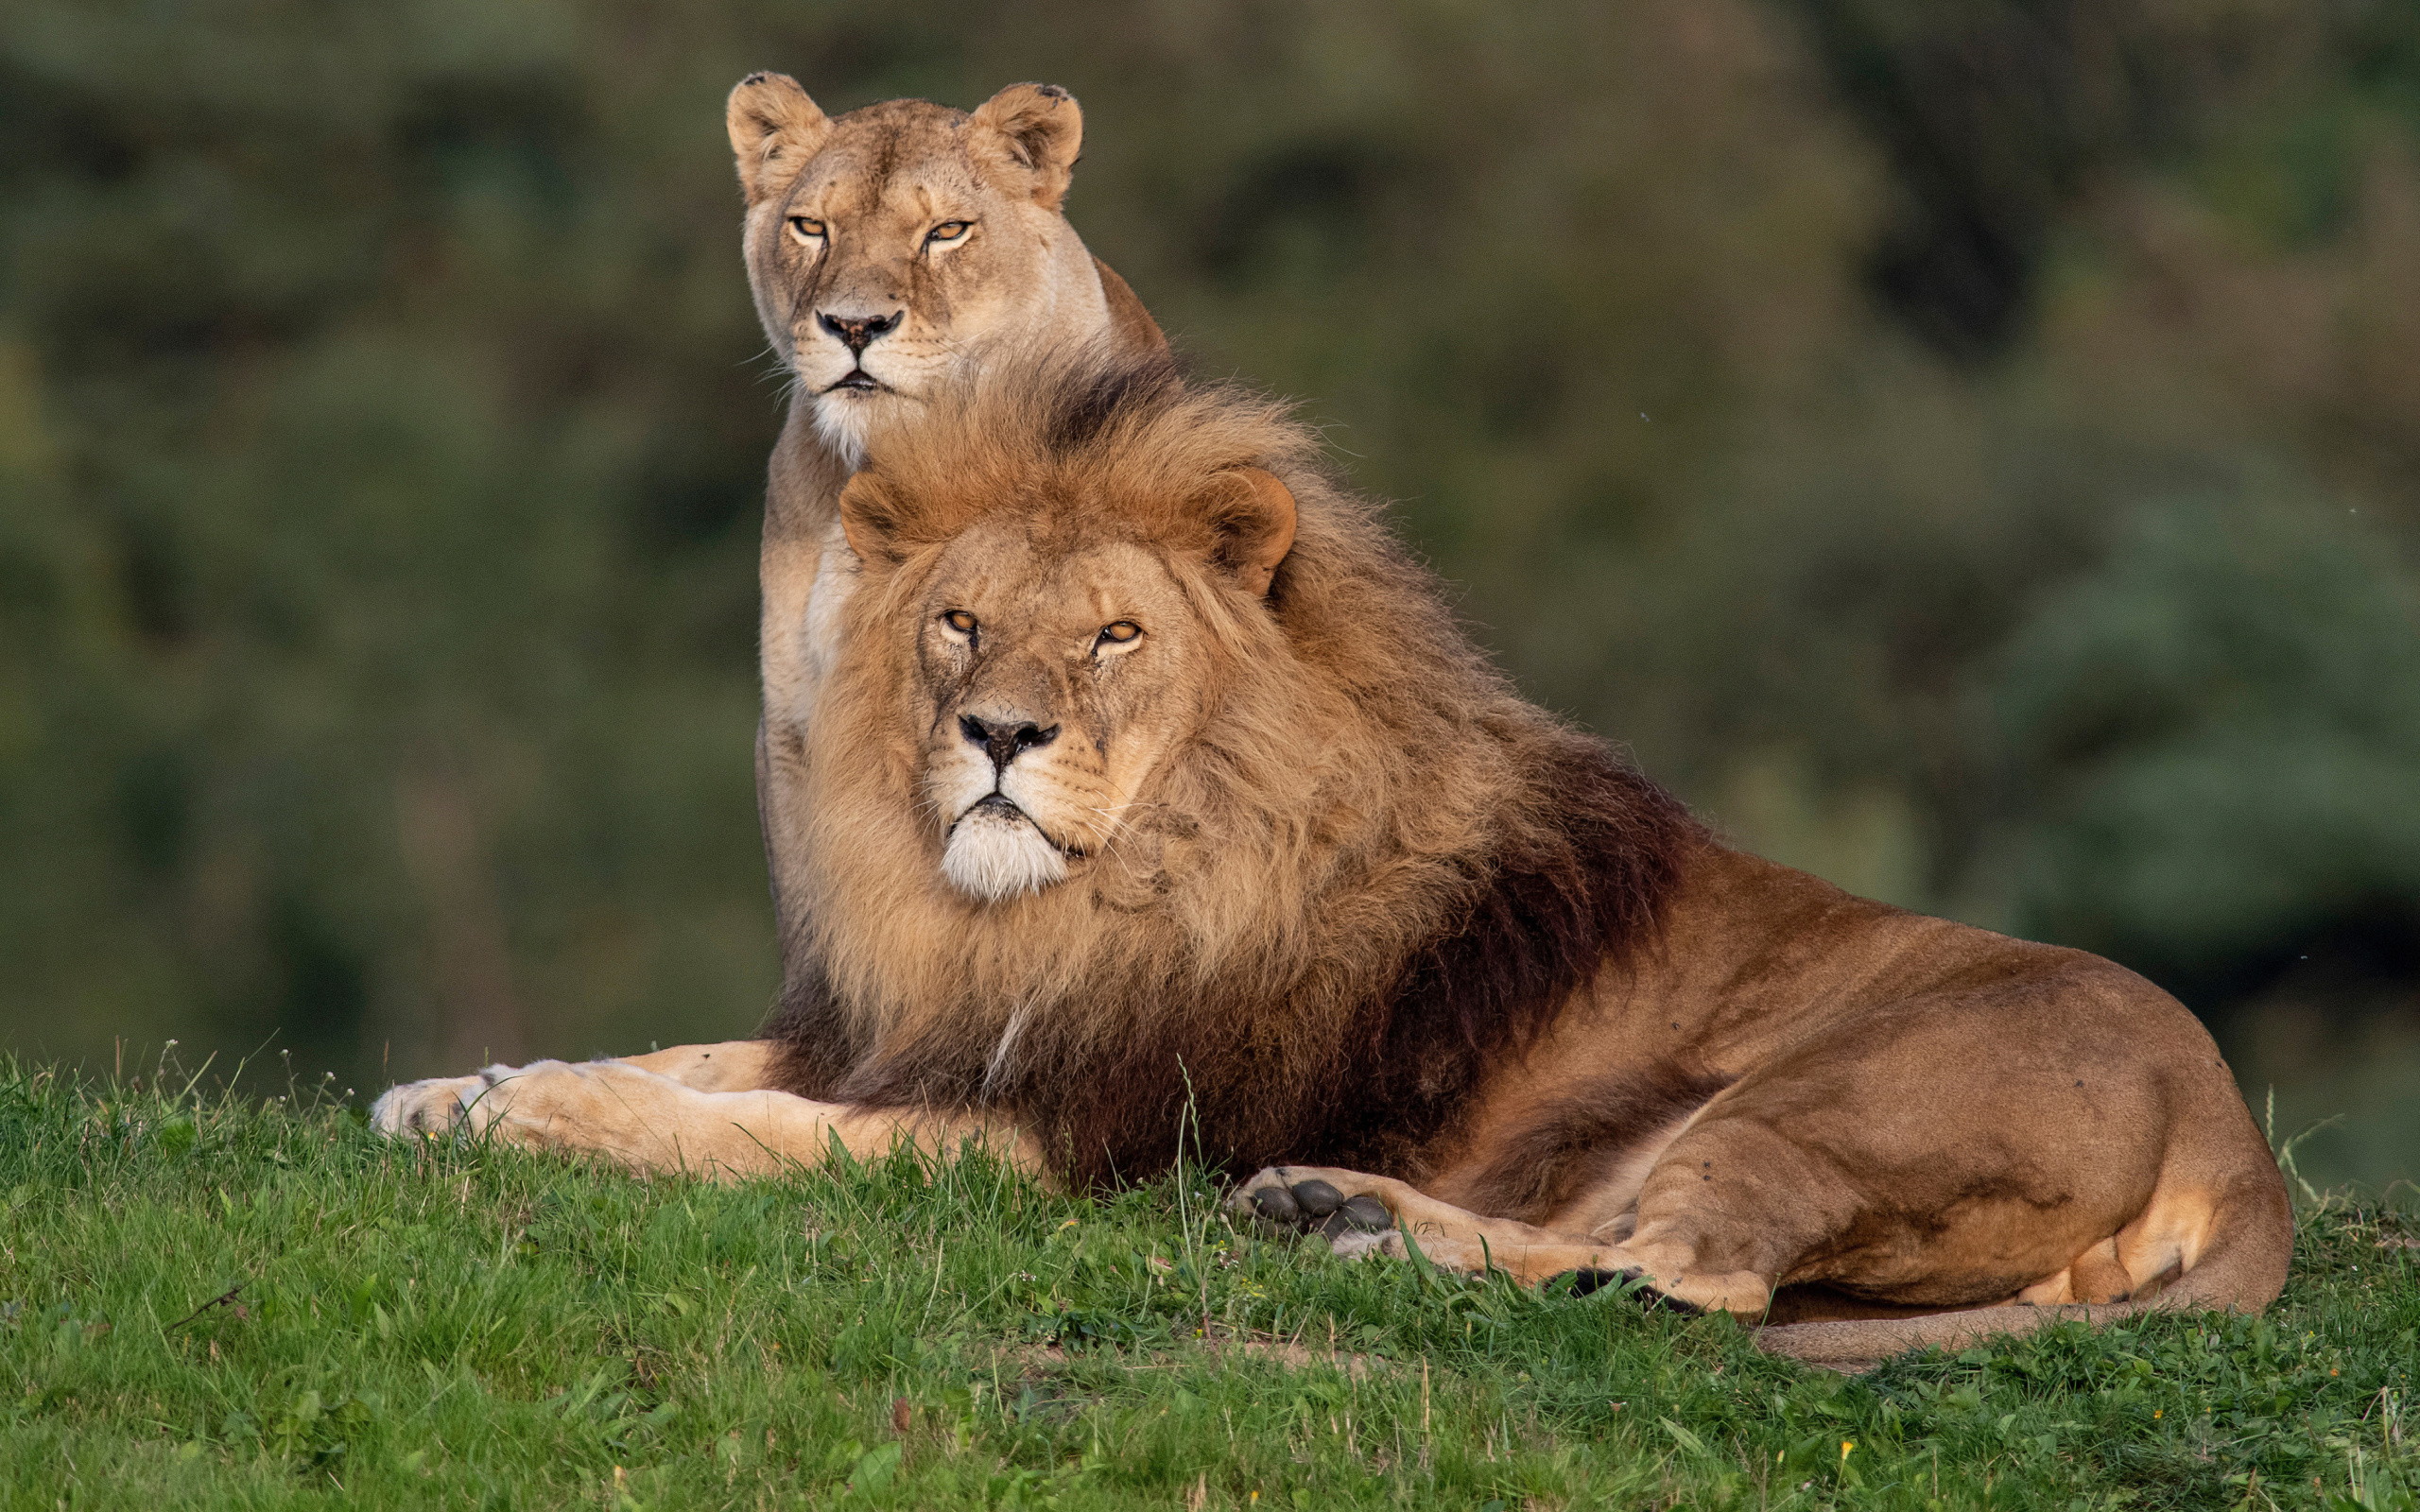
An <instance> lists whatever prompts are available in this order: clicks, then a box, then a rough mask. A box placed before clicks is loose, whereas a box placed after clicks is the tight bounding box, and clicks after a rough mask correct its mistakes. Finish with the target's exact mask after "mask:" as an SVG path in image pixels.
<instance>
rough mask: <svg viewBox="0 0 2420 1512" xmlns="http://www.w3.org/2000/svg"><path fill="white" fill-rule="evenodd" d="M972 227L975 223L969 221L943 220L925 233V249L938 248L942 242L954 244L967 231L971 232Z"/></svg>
mask: <svg viewBox="0 0 2420 1512" xmlns="http://www.w3.org/2000/svg"><path fill="white" fill-rule="evenodd" d="M974 227H975V222H973V221H971V220H944V221H942V223H941V224H940V225H938V226H936V227H934V228H933V229H932V230H930V231H928V232H925V246H927V247H935V246H939V245H940V244H941V243H942V242H954V241H956V240H958V239H959V237H960V236H963V235H965V234H966V233H967V232H969V231H971V230H973V229H974Z"/></svg>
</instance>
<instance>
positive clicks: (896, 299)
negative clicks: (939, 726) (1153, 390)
mask: <svg viewBox="0 0 2420 1512" xmlns="http://www.w3.org/2000/svg"><path fill="white" fill-rule="evenodd" d="M724 124H725V126H726V127H727V129H729V131H730V134H731V150H732V153H733V155H734V156H735V158H736V160H737V162H738V167H739V184H740V189H741V191H742V192H743V193H744V194H745V196H746V197H747V201H748V213H747V219H746V222H745V229H744V231H743V232H742V238H743V240H742V245H743V247H744V249H745V250H746V254H747V260H748V286H749V289H750V292H751V293H752V294H753V296H754V297H755V301H756V313H757V316H758V317H759V318H761V319H762V320H763V322H764V325H765V335H767V336H768V337H769V339H770V340H771V342H772V344H773V351H774V352H775V353H776V354H778V355H779V356H780V358H781V360H782V364H783V366H785V367H786V368H787V369H789V370H790V371H791V372H792V373H793V374H794V375H795V376H796V379H797V386H796V391H795V398H794V399H793V402H792V403H791V405H790V411H789V418H788V421H787V424H785V425H784V427H783V429H782V435H781V439H780V440H779V441H778V442H776V443H775V444H774V447H773V457H772V465H771V468H770V469H769V476H768V478H767V484H766V491H765V536H764V545H763V549H762V553H761V556H760V558H759V565H758V573H759V576H760V577H761V580H762V589H763V603H762V610H761V612H762V615H763V619H762V622H761V624H760V626H759V644H760V652H759V654H760V656H761V658H762V663H763V677H764V700H765V701H764V723H763V724H762V726H760V727H759V730H758V733H757V743H756V801H757V810H758V814H759V816H760V817H761V818H762V820H763V822H764V827H765V853H766V857H767V859H768V861H769V865H770V868H771V871H772V882H773V904H774V909H775V912H776V914H777V915H778V916H779V923H780V927H781V933H782V937H784V938H785V939H787V938H788V937H789V936H791V935H793V934H794V933H796V931H797V930H798V928H799V927H800V924H799V920H798V919H797V917H796V914H797V907H798V904H797V902H796V899H797V891H796V886H795V885H794V879H793V877H792V871H793V869H794V868H795V866H796V863H797V859H798V857H799V855H800V854H801V849H800V847H801V842H800V834H801V826H802V822H803V821H802V809H801V803H802V801H803V799H802V794H803V793H804V785H803V783H802V779H801V768H800V763H801V761H802V760H803V759H804V755H803V752H804V741H803V737H802V733H801V732H802V731H803V730H804V729H805V728H806V726H807V724H808V722H809V721H810V720H811V719H812V718H813V716H814V710H815V690H816V687H817V685H818V684H819V683H820V682H821V678H822V674H823V670H824V667H825V666H826V665H827V664H828V663H829V662H830V661H831V659H832V655H833V637H834V636H835V635H836V634H837V633H838V625H839V623H840V618H839V613H840V604H841V602H842V600H844V599H845V598H846V597H847V595H848V593H849V590H850V588H851V586H852V585H853V584H854V583H855V581H856V578H855V576H854V574H853V571H852V564H851V562H850V560H849V552H848V546H847V543H846V542H845V541H842V540H841V538H840V515H839V510H838V502H837V501H838V498H839V494H840V486H841V485H842V484H843V483H845V482H846V481H847V480H848V476H849V473H850V472H851V471H853V470H854V469H855V468H856V465H857V463H858V461H859V459H860V458H861V457H862V456H863V455H864V450H865V432H866V427H867V425H868V424H870V423H872V422H873V421H875V420H876V419H877V418H893V419H897V418H903V417H905V418H912V417H913V415H914V414H915V411H916V409H917V406H918V404H920V403H921V401H922V399H923V397H924V396H925V394H926V393H928V392H929V391H931V390H932V389H933V387H934V386H935V385H937V384H942V383H945V382H947V381H948V380H949V378H950V377H951V375H952V374H954V373H955V372H956V371H957V370H958V369H959V368H961V367H963V366H967V365H971V364H979V363H981V362H983V361H987V360H990V359H991V358H993V357H994V356H997V355H1004V354H1005V355H1013V354H1017V353H1028V354H1030V353H1033V352H1042V351H1046V350H1053V349H1065V348H1069V347H1073V346H1080V345H1082V344H1085V343H1087V342H1092V341H1096V340H1105V341H1108V342H1110V343H1111V344H1113V345H1115V346H1118V347H1121V348H1124V349H1127V350H1131V351H1133V352H1165V351H1166V350H1167V340H1166V338H1164V337H1163V336H1162V335H1160V328H1159V327H1158V326H1157V325H1155V324H1154V323H1153V322H1152V320H1151V318H1150V315H1149V314H1148V313H1147V312H1146V311H1145V310H1144V308H1143V305H1142V301H1139V300H1137V299H1135V297H1134V294H1133V291H1132V290H1131V289H1129V288H1128V287H1127V286H1126V281H1125V280H1123V279H1121V278H1119V277H1118V276H1117V275H1116V274H1115V273H1114V272H1112V271H1110V269H1109V266H1108V265H1107V264H1105V263H1103V262H1101V261H1100V260H1099V259H1098V258H1096V257H1094V256H1093V255H1092V254H1091V253H1090V252H1088V251H1086V250H1085V249H1084V244H1083V242H1082V240H1081V239H1080V238H1079V237H1078V236H1077V235H1076V229H1075V228H1074V227H1073V226H1070V225H1069V224H1068V223H1067V217H1066V216H1065V215H1063V214H1062V212H1061V208H1060V207H1061V205H1062V204H1063V201H1064V200H1065V199H1066V197H1067V186H1068V183H1069V180H1070V179H1071V177H1072V175H1073V173H1074V171H1075V165H1076V154H1077V152H1078V150H1079V149H1080V147H1081V146H1083V136H1084V118H1083V112H1082V111H1081V110H1080V108H1079V107H1078V106H1077V104H1076V101H1075V98H1074V96H1072V95H1070V94H1068V93H1067V92H1066V91H1065V90H1063V89H1060V88H1059V87H1057V86H1056V85H1052V84H1012V85H1011V86H1009V87H1008V88H1007V89H1004V90H1002V91H1001V92H1000V93H999V94H995V95H994V96H992V98H991V99H990V100H988V101H986V102H985V103H984V104H982V105H981V106H979V107H977V109H976V110H975V111H973V112H963V111H953V110H949V109H946V108H945V107H942V106H939V105H933V104H929V103H927V102H925V101H924V100H890V101H887V102H885V103H883V104H880V105H869V106H866V107H864V108H863V109H861V110H855V111H851V112H848V113H846V114H844V115H841V116H839V117H838V119H833V118H830V117H827V116H825V115H824V113H823V112H822V111H821V110H820V109H818V108H817V106H816V104H815V102H814V101H813V100H811V99H809V98H807V95H806V92H805V91H804V90H803V89H801V88H799V86H798V82H797V81H796V80H795V79H792V78H790V77H788V76H787V75H783V74H751V75H749V76H748V77H746V78H744V79H741V80H740V81H739V84H738V86H737V87H736V88H735V89H734V90H733V91H732V92H731V100H730V103H729V105H728V106H727V107H726V109H725V112H724Z"/></svg>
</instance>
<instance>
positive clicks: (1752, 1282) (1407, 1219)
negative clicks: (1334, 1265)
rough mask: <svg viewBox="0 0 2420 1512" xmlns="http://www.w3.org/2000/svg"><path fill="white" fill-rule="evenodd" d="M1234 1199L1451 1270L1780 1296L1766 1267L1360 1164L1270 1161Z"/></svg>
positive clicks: (1341, 1250)
mask: <svg viewBox="0 0 2420 1512" xmlns="http://www.w3.org/2000/svg"><path fill="white" fill-rule="evenodd" d="M1229 1205H1230V1207H1232V1208H1233V1209H1234V1210H1235V1211H1237V1212H1240V1213H1244V1214H1247V1215H1249V1216H1252V1217H1253V1218H1256V1219H1258V1220H1260V1221H1262V1222H1264V1223H1269V1224H1273V1225H1275V1226H1277V1227H1279V1228H1283V1229H1295V1230H1300V1231H1317V1232H1321V1233H1324V1234H1325V1235H1327V1237H1328V1241H1329V1243H1330V1245H1332V1246H1334V1248H1335V1250H1336V1252H1337V1253H1338V1254H1340V1255H1343V1256H1347V1257H1358V1256H1363V1255H1390V1256H1397V1257H1404V1256H1408V1255H1409V1246H1407V1245H1406V1243H1405V1235H1406V1234H1409V1236H1410V1242H1411V1244H1415V1245H1417V1246H1419V1247H1420V1252H1421V1254H1422V1255H1423V1256H1424V1257H1425V1258H1426V1259H1427V1260H1429V1261H1430V1262H1432V1263H1436V1264H1439V1265H1443V1266H1444V1267H1445V1268H1446V1269H1448V1270H1458V1271H1463V1272H1468V1273H1472V1274H1477V1273H1478V1272H1481V1271H1487V1270H1498V1271H1503V1272H1505V1273H1506V1274H1508V1275H1510V1276H1512V1277H1513V1279H1514V1280H1518V1281H1521V1282H1522V1283H1524V1284H1535V1283H1537V1282H1540V1281H1544V1280H1549V1279H1551V1278H1553V1277H1556V1276H1563V1275H1568V1274H1570V1273H1572V1272H1586V1273H1590V1274H1591V1275H1592V1276H1595V1277H1600V1278H1601V1277H1603V1276H1616V1277H1622V1278H1629V1279H1635V1280H1641V1281H1643V1282H1644V1283H1645V1285H1646V1287H1647V1289H1648V1290H1649V1292H1650V1293H1651V1295H1652V1296H1653V1297H1655V1298H1659V1299H1663V1300H1666V1301H1668V1302H1672V1303H1678V1304H1680V1305H1683V1306H1685V1307H1688V1308H1695V1309H1700V1310H1714V1309H1721V1310H1724V1311H1727V1312H1732V1313H1737V1314H1743V1315H1745V1316H1749V1317H1755V1316H1759V1315H1761V1314H1763V1313H1764V1311H1765V1308H1766V1306H1767V1304H1768V1302H1769V1301H1770V1300H1771V1298H1772V1283H1771V1281H1770V1280H1768V1279H1767V1278H1765V1277H1762V1276H1759V1275H1755V1274H1752V1273H1729V1272H1718V1273H1710V1272H1706V1271H1704V1270H1703V1269H1701V1268H1698V1267H1696V1266H1694V1265H1692V1264H1690V1263H1689V1259H1690V1258H1691V1257H1686V1256H1681V1255H1677V1254H1672V1253H1666V1252H1663V1251H1660V1250H1643V1249H1640V1248H1638V1247H1635V1246H1632V1245H1630V1244H1627V1243H1622V1242H1616V1241H1613V1240H1611V1239H1609V1238H1603V1237H1599V1236H1595V1235H1589V1234H1572V1233H1562V1232H1558V1231H1556V1230H1554V1229H1541V1228H1539V1227H1538V1226H1536V1225H1535V1224H1527V1223H1522V1222H1519V1221H1517V1220H1515V1219H1512V1218H1490V1217H1486V1216H1484V1215H1482V1214H1479V1213H1476V1212H1472V1211H1468V1210H1466V1209H1462V1208H1457V1207H1455V1206H1454V1205H1453V1204H1451V1203H1449V1202H1443V1201H1441V1200H1439V1199H1438V1198H1435V1197H1432V1196H1429V1195H1428V1194H1426V1193H1424V1192H1422V1191H1420V1190H1419V1189H1418V1188H1416V1187H1414V1186H1412V1185H1411V1184H1409V1182H1405V1181H1398V1180H1394V1179H1392V1177H1379V1176H1368V1175H1364V1174H1363V1173H1361V1172H1357V1171H1340V1170H1331V1169H1328V1168H1325V1167H1319V1166H1300V1165H1294V1166H1288V1165H1277V1166H1271V1167H1270V1168H1269V1169H1268V1170H1265V1171H1263V1172H1261V1173H1260V1174H1259V1175H1257V1176H1255V1177H1253V1178H1252V1179H1251V1180H1249V1181H1246V1182H1244V1183H1243V1184H1242V1185H1241V1186H1240V1187H1238V1188H1236V1194H1235V1196H1234V1197H1233V1198H1231V1199H1230V1202H1229Z"/></svg>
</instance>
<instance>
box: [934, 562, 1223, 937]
mask: <svg viewBox="0 0 2420 1512" xmlns="http://www.w3.org/2000/svg"><path fill="white" fill-rule="evenodd" d="M911 633H912V634H913V635H914V636H915V645H916V664H917V669H918V673H919V677H918V679H917V682H918V686H919V688H920V689H921V692H922V696H923V697H924V699H925V708H924V709H922V710H920V711H918V713H919V714H920V715H922V716H924V717H925V735H924V751H923V756H924V763H923V783H922V785H923V793H922V798H923V800H924V803H925V807H926V808H927V810H928V811H929V812H930V814H931V815H932V816H933V819H934V822H935V823H936V824H937V825H938V827H939V829H940V832H941V836H942V874H943V876H945V877H946V878H947V879H948V880H949V882H950V884H951V885H953V886H955V887H957V888H958V889H959V891H961V892H964V893H966V894H967V895H969V896H970V897H973V898H977V899H979V900H983V901H985V902H996V901H1000V900H1004V899H1008V898H1012V897H1015V896H1016V895H1018V894H1020V893H1023V892H1027V891H1029V890H1034V889H1039V888H1043V887H1047V886H1050V885H1053V884H1056V883H1058V882H1061V881H1063V880H1064V879H1065V878H1066V877H1067V876H1068V875H1069V874H1070V872H1071V871H1072V870H1074V869H1076V868H1080V867H1082V866H1085V865H1087V864H1089V863H1091V862H1092V861H1094V860H1095V858H1098V857H1103V856H1107V855H1112V854H1114V851H1115V843H1116V837H1117V833H1118V831H1119V829H1120V828H1121V827H1122V826H1123V825H1124V824H1125V823H1126V822H1127V818H1126V816H1128V815H1129V814H1131V813H1132V811H1133V810H1134V809H1135V808H1136V807H1137V806H1138V805H1139V804H1140V802H1141V801H1142V799H1143V796H1144V795H1145V793H1146V791H1147V789H1148V788H1149V786H1150V775H1151V773H1152V772H1153V771H1154V770H1155V769H1156V768H1157V767H1158V766H1159V765H1160V764H1161V762H1162V760H1163V759H1164V758H1165V757H1166V755H1167V753H1168V751H1169V750H1170V749H1172V748H1173V747H1175V746H1176V745H1177V744H1178V743H1179V742H1181V741H1183V740H1184V739H1185V738H1186V737H1187V736H1188V735H1189V734H1190V733H1191V732H1192V721H1193V720H1194V718H1196V717H1198V715H1199V713H1200V712H1201V711H1199V710H1198V709H1196V708H1193V707H1191V706H1190V704H1191V700H1189V699H1188V700H1184V702H1185V704H1186V707H1181V708H1180V707H1176V706H1175V704H1176V702H1177V700H1175V699H1173V698H1171V696H1170V692H1171V690H1175V689H1184V688H1200V687H1202V686H1204V685H1205V682H1206V681H1207V678H1206V673H1207V668H1206V666H1205V665H1204V664H1203V663H1204V662H1205V660H1206V658H1207V656H1208V652H1209V647H1208V646H1207V644H1205V640H1206V638H1205V636H1204V635H1203V633H1202V627H1201V624H1200V621H1199V619H1198V617H1197V616H1196V615H1195V613H1194V612H1193V610H1192V608H1191V606H1190V605H1189V604H1188V603H1187V601H1186V598H1185V594H1184V590H1183V589H1182V587H1180V585H1179V584H1178V582H1177V579H1176V577H1175V576H1174V575H1173V574H1172V573H1171V572H1170V570H1169V566H1168V563H1167V561H1166V560H1165V559H1164V558H1161V557H1160V556H1158V555H1156V554H1155V553H1154V552H1152V551H1150V550H1149V549H1147V548H1145V547H1143V546H1140V545H1137V544H1133V543H1132V542H1128V541H1109V542H1105V543H1101V544H1098V545H1091V546H1087V547H1084V548H1081V549H1079V550H1077V551H1075V552H1073V553H1072V554H1070V553H1067V552H1065V551H1064V550H1063V548H1060V547H1054V546H1052V545H1051V544H1049V543H1047V542H1039V541H1035V540H1033V539H1032V538H1031V537H1030V536H1029V534H1028V532H1027V529H1026V527H1025V524H1024V523H1023V522H1017V521H1001V522H996V523H989V524H979V525H977V526H976V527H975V528H974V529H972V530H969V531H968V532H967V533H966V534H965V535H963V536H961V537H959V539H958V540H957V541H954V542H952V543H951V545H950V546H949V547H948V548H947V549H946V550H945V551H944V552H943V553H942V557H941V558H940V560H939V561H938V563H937V564H936V566H935V568H934V571H933V572H932V574H931V576H930V577H929V578H928V579H927V581H926V583H925V592H924V593H923V594H922V595H921V598H920V599H919V601H918V611H917V623H916V624H915V625H914V626H913V627H912V630H911Z"/></svg>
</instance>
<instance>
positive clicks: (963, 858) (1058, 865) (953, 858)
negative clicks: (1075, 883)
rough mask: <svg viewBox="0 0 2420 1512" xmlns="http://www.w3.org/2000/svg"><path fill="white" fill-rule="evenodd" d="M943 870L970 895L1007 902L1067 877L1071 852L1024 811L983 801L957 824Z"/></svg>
mask: <svg viewBox="0 0 2420 1512" xmlns="http://www.w3.org/2000/svg"><path fill="white" fill-rule="evenodd" d="M942 876H944V877H947V878H948V879H949V883H950V885H951V886H953V887H956V888H957V889H958V890H959V891H960V892H962V893H964V894H966V895H967V896H968V897H970V898H977V899H980V900H981V901H982V902H987V903H996V902H1007V901H1008V900H1009V899H1011V898H1014V897H1016V896H1017V895H1018V894H1020V893H1028V892H1040V891H1041V890H1042V889H1043V888H1045V887H1047V886H1049V885H1051V884H1053V883H1056V882H1063V881H1064V880H1065V879H1066V876H1067V858H1066V857H1065V856H1064V855H1062V854H1061V853H1060V851H1059V848H1058V847H1057V846H1055V845H1052V844H1051V843H1050V841H1049V840H1048V839H1047V838H1046V837H1045V836H1044V834H1043V833H1042V832H1041V831H1040V830H1037V829H1035V828H1034V827H1033V822H1032V821H1031V820H1030V819H1028V818H1027V817H1026V816H1025V815H1024V814H1023V813H1021V812H1019V811H1018V810H1016V809H1014V808H1012V807H1010V806H1009V805H1008V804H1005V803H979V804H977V805H976V806H975V807H974V808H973V809H971V810H969V811H968V812H967V814H966V815H965V816H964V817H962V818H960V819H959V821H958V823H957V824H956V825H954V826H952V827H951V829H950V832H949V844H948V846H947V848H946V849H944V850H943V851H942Z"/></svg>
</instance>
